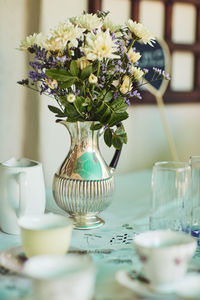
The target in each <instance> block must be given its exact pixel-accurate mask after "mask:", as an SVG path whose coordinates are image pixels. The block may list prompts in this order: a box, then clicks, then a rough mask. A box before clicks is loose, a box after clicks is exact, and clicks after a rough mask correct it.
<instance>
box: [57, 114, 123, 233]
mask: <svg viewBox="0 0 200 300" xmlns="http://www.w3.org/2000/svg"><path fill="white" fill-rule="evenodd" d="M58 122H59V123H61V124H63V125H64V126H65V127H66V128H67V129H68V131H69V134H70V137H71V147H70V150H69V153H68V155H67V157H66V159H65V160H64V162H63V164H62V165H61V167H60V169H59V170H58V172H57V173H56V174H55V175H54V180H53V195H54V199H55V201H56V203H57V205H58V206H59V207H60V208H62V209H63V210H64V211H66V212H67V213H68V214H69V215H70V216H71V217H72V218H73V219H74V225H75V228H77V229H92V228H96V227H99V226H101V225H103V224H104V221H103V220H102V219H101V218H99V217H98V216H97V214H98V213H99V212H101V211H103V210H104V209H105V208H106V207H107V206H109V204H110V203H111V200H112V194H113V190H114V178H113V176H112V172H113V170H114V168H115V167H116V165H117V162H118V159H119V156H120V152H121V151H120V150H116V151H115V155H114V157H113V160H112V162H111V164H110V166H109V167H108V166H107V165H106V163H105V161H104V159H103V157H102V155H101V153H100V151H99V131H98V130H95V131H92V130H90V126H91V124H92V122H89V121H88V122H74V123H69V122H65V121H62V120H58Z"/></svg>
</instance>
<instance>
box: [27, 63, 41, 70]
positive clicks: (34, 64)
mask: <svg viewBox="0 0 200 300" xmlns="http://www.w3.org/2000/svg"><path fill="white" fill-rule="evenodd" d="M29 65H30V66H31V67H32V68H33V69H36V70H37V69H42V68H43V66H44V64H43V63H41V62H39V61H30V62H29Z"/></svg>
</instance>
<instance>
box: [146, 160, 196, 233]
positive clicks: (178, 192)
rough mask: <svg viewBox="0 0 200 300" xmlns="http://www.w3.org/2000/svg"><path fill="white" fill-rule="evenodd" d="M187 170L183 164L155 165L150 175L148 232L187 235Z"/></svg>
mask: <svg viewBox="0 0 200 300" xmlns="http://www.w3.org/2000/svg"><path fill="white" fill-rule="evenodd" d="M190 189H191V168H190V166H189V164H187V163H185V162H157V163H155V165H154V167H153V171H152V207H151V216H150V229H151V230H156V229H171V230H176V231H185V232H190V228H191V211H192V203H191V201H190Z"/></svg>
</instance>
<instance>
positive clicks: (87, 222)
mask: <svg viewBox="0 0 200 300" xmlns="http://www.w3.org/2000/svg"><path fill="white" fill-rule="evenodd" d="M71 218H72V219H73V221H74V229H85V230H88V229H95V228H98V227H101V226H103V225H104V224H105V222H104V220H103V219H101V218H99V217H97V216H95V215H93V216H91V215H71Z"/></svg>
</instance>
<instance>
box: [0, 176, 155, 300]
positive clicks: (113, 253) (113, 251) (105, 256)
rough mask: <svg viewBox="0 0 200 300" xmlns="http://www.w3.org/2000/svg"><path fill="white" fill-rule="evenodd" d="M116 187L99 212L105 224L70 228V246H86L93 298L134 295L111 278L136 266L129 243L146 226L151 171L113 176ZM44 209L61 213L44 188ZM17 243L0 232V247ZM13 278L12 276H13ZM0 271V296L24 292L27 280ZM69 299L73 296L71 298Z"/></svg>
mask: <svg viewBox="0 0 200 300" xmlns="http://www.w3.org/2000/svg"><path fill="white" fill-rule="evenodd" d="M115 182H116V190H115V194H114V197H113V202H112V204H111V205H110V207H109V208H108V209H107V210H105V211H104V212H102V213H101V215H100V216H101V218H103V219H104V220H105V222H106V223H105V225H104V226H103V227H101V228H99V229H95V230H89V231H86V230H85V231H84V230H82V231H81V230H74V231H73V235H72V241H71V248H72V249H74V248H75V249H79V250H86V251H88V252H89V253H90V254H91V255H92V258H93V261H94V264H95V266H96V269H97V277H96V292H95V300H117V299H121V300H128V299H137V298H135V296H133V294H132V293H131V292H130V291H129V290H128V289H126V288H123V287H122V286H120V285H119V284H118V283H117V282H116V280H115V273H116V271H117V270H119V269H131V268H134V269H135V270H137V269H138V268H140V263H139V261H138V259H137V256H136V254H135V252H134V250H133V247H132V240H133V237H134V236H135V234H137V233H138V232H141V231H144V230H146V229H148V216H149V209H150V199H151V171H142V172H135V173H131V174H126V175H122V176H119V177H116V181H115ZM47 209H48V211H53V212H60V213H63V212H62V211H61V210H60V209H59V208H58V207H57V206H56V205H55V203H54V201H53V197H52V193H51V190H47ZM17 245H20V238H19V237H18V236H14V235H7V234H4V233H2V232H1V233H0V251H2V250H5V249H7V248H10V247H14V246H17ZM15 279H16V278H15ZM15 279H12V281H11V280H10V279H9V276H5V275H2V274H0V300H8V299H18V298H19V297H20V295H21V296H22V295H26V288H27V289H28V284H27V286H26V284H23V283H21V282H20V281H19V282H18V281H17V280H15ZM72 300H73V299H72Z"/></svg>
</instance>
